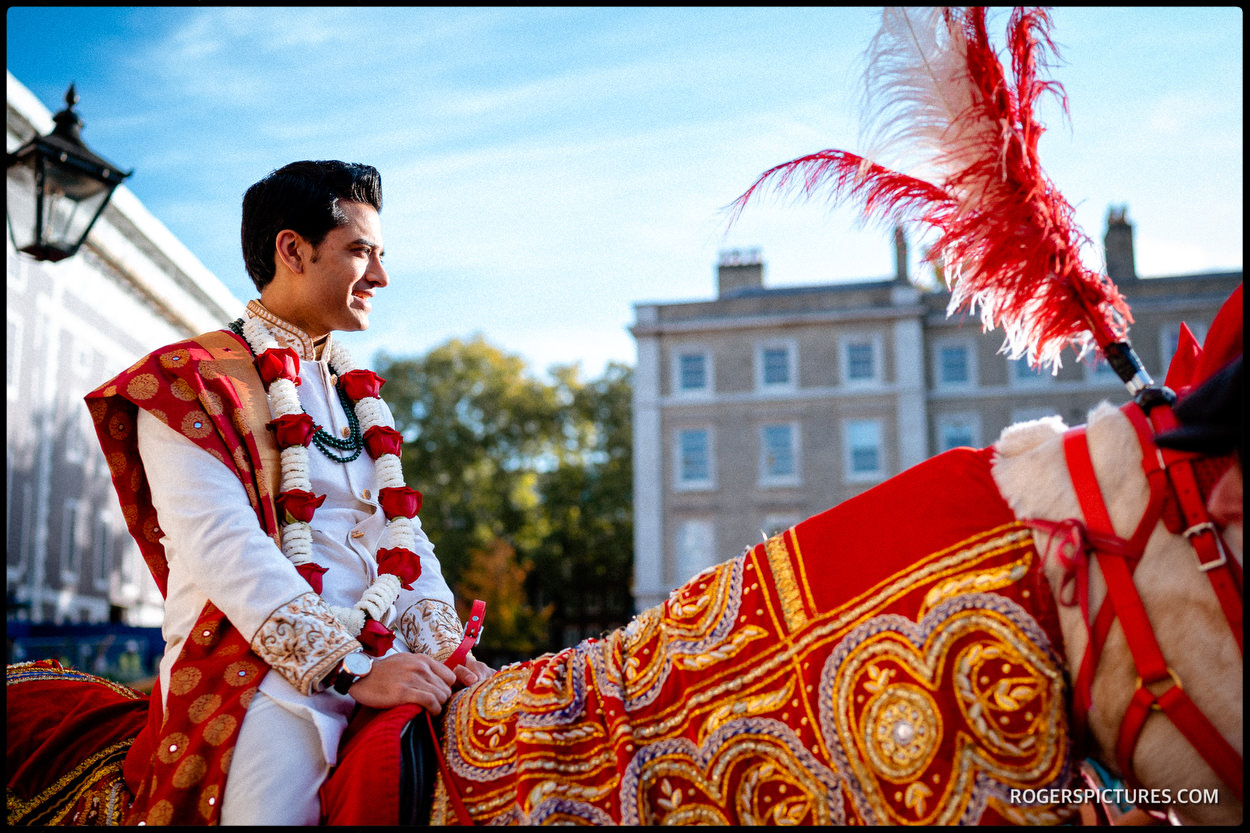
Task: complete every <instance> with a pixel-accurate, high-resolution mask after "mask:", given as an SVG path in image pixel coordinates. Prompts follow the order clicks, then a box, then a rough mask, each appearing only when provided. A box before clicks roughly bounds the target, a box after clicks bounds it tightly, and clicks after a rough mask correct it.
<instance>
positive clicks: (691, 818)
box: [432, 449, 1075, 825]
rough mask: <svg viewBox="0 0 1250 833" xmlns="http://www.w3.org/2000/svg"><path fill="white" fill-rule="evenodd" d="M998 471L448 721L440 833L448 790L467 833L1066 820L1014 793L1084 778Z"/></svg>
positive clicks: (1051, 633) (958, 459)
mask: <svg viewBox="0 0 1250 833" xmlns="http://www.w3.org/2000/svg"><path fill="white" fill-rule="evenodd" d="M990 454H991V452H990V450H989V449H986V450H983V451H980V452H976V451H972V450H969V449H962V450H955V451H951V452H947V453H945V454H943V455H940V456H938V457H935V458H933V459H931V460H929V461H927V462H925V463H922V464H921V465H919V466H916V467H914V468H913V469H910V470H908V471H907V472H905V473H903V474H902V475H900V476H898V477H896V478H894V479H892V480H890V481H888V482H886V483H884V484H882V485H881V486H879V487H877V488H874V489H872V490H870V491H868V492H866V493H864V494H863V495H861V496H859V497H857V498H854V499H852V500H850V501H847V502H846V503H843V504H841V505H839V506H837V507H835V508H834V509H831V510H829V511H828V512H825V513H823V514H821V515H817V516H815V517H813V518H811V519H809V520H807V521H804V522H803V523H800V524H799V525H797V526H796V527H794V528H792V529H790V530H788V531H786V532H785V533H783V534H781V535H779V536H776V537H774V538H773V539H771V540H769V541H767V542H766V543H763V544H760V545H757V546H755V547H754V548H752V549H750V550H748V551H747V552H745V553H743V554H742V555H741V556H739V557H738V558H735V559H733V560H731V561H728V562H726V563H724V564H721V565H719V566H717V567H714V568H711V569H708V570H706V571H704V572H702V573H700V574H699V575H698V576H696V577H695V578H693V579H692V580H690V581H689V582H687V583H686V584H685V585H684V586H683V587H681V588H680V589H678V590H677V591H675V592H674V593H673V594H672V595H671V596H670V598H669V599H668V600H667V601H666V602H664V603H663V604H662V605H659V606H657V607H654V608H651V609H650V610H647V611H646V612H644V613H642V614H640V615H639V616H638V617H636V618H635V619H634V621H633V622H631V623H630V624H629V625H628V626H627V627H625V628H623V629H620V630H617V631H615V632H613V633H611V634H610V635H608V636H607V637H606V638H604V639H602V640H591V641H587V642H583V643H581V644H580V645H578V646H576V647H573V648H570V649H568V650H565V651H561V652H559V653H556V654H550V655H546V656H543V657H540V658H538V659H535V660H532V661H529V662H526V663H522V664H519V665H515V666H510V667H508V668H505V669H502V670H501V671H500V672H499V673H497V674H496V675H495V676H494V677H492V678H490V679H489V680H488V681H486V682H485V683H482V684H479V685H477V686H474V687H472V688H470V689H468V690H466V691H465V692H463V693H461V694H460V695H458V696H457V697H456V698H453V700H452V701H451V703H450V704H449V707H448V710H447V714H446V717H445V719H444V723H443V725H444V735H445V737H444V744H443V751H444V754H445V756H446V763H447V767H448V772H449V774H450V782H449V783H448V782H445V781H444V780H443V778H441V777H440V780H439V785H438V790H437V794H436V798H435V807H434V812H433V814H432V815H433V818H432V821H433V822H434V823H436V824H451V823H455V822H456V821H457V819H456V815H455V813H454V812H453V811H452V809H451V806H450V805H451V802H450V801H449V799H448V790H449V789H451V790H454V791H455V792H456V794H457V795H458V796H459V797H460V798H461V799H462V800H463V803H464V804H465V806H466V807H467V808H468V811H469V813H470V814H471V815H472V816H473V821H474V822H475V823H479V824H480V823H507V822H511V823H523V824H533V823H570V822H571V823H595V824H609V823H611V824H684V823H710V824H734V825H737V824H780V823H793V824H863V823H868V824H953V823H985V824H999V823H1003V822H1008V823H1019V824H1036V823H1045V822H1051V823H1054V822H1058V821H1061V820H1062V819H1063V818H1064V817H1065V816H1066V811H1065V810H1064V809H1063V808H1060V807H1056V806H1053V805H1027V804H1022V803H1021V802H1020V801H1018V800H1015V801H1013V796H1012V793H1011V791H1012V790H1013V789H1015V790H1021V791H1029V790H1033V791H1035V790H1038V789H1040V788H1051V787H1065V786H1069V785H1070V784H1071V782H1072V779H1073V778H1074V776H1075V768H1074V763H1073V755H1072V748H1071V743H1070V740H1069V733H1068V728H1067V727H1068V714H1067V701H1066V697H1065V694H1066V683H1065V678H1064V666H1063V662H1062V656H1063V654H1062V644H1061V638H1062V637H1061V634H1060V631H1059V626H1058V619H1057V615H1056V611H1055V609H1054V602H1053V600H1052V597H1051V595H1050V590H1049V586H1048V585H1047V583H1046V580H1045V578H1044V576H1043V575H1042V572H1041V565H1040V563H1039V561H1040V559H1039V556H1038V553H1037V551H1036V549H1035V548H1034V545H1033V540H1032V535H1031V533H1030V531H1029V529H1028V528H1027V527H1025V526H1024V525H1023V524H1021V523H1019V522H1017V521H1016V519H1015V518H1014V517H1013V515H1012V513H1011V512H1010V510H1009V509H1008V507H1007V506H1006V504H1005V503H1004V501H1003V499H1002V497H1001V496H1000V495H999V493H998V490H997V488H996V487H995V485H994V483H993V480H992V478H991V476H990V469H989V460H990ZM1026 795H1037V793H1035V792H1033V793H1026ZM1018 797H1019V796H1017V798H1018Z"/></svg>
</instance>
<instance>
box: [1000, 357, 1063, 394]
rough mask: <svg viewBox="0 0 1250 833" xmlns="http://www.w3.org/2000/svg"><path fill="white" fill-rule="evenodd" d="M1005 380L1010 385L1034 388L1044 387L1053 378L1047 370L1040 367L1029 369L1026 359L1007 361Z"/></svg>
mask: <svg viewBox="0 0 1250 833" xmlns="http://www.w3.org/2000/svg"><path fill="white" fill-rule="evenodd" d="M1007 378H1008V379H1009V380H1010V382H1011V384H1012V385H1019V386H1022V387H1036V386H1038V385H1045V384H1047V383H1049V382H1050V380H1051V379H1052V378H1054V377H1053V376H1052V375H1051V373H1050V371H1049V370H1045V369H1043V368H1041V367H1029V362H1028V359H1024V358H1020V359H1008V360H1007Z"/></svg>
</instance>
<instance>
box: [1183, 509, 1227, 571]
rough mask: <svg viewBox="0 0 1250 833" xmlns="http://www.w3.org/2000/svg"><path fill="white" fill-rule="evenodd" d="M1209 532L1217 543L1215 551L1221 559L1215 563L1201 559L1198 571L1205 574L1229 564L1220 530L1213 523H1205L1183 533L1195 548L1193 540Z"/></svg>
mask: <svg viewBox="0 0 1250 833" xmlns="http://www.w3.org/2000/svg"><path fill="white" fill-rule="evenodd" d="M1207 532H1210V533H1211V537H1212V539H1214V541H1215V551H1216V552H1218V553H1219V554H1220V557H1219V558H1217V559H1216V560H1214V561H1203V560H1201V558H1199V560H1198V570H1199V571H1200V572H1203V573H1205V572H1208V571H1210V570H1214V569H1215V568H1216V567H1223V566H1224V565H1225V564H1227V563H1228V553H1227V552H1226V551H1225V550H1224V541H1223V540H1221V538H1220V533H1219V530H1218V529H1217V528H1216V526H1215V524H1214V523H1212V522H1211V521H1203V522H1202V523H1197V524H1194V525H1193V526H1191V527H1190V528H1189V529H1187V530H1185V531H1184V532H1183V533H1181V534H1182V535H1184V536H1185V540H1187V541H1189V542H1190V545H1191V546H1193V539H1194V538H1197V537H1198V536H1199V535H1203V534H1205V533H1207ZM1194 552H1198V548H1197V547H1196V546H1194Z"/></svg>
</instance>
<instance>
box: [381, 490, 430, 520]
mask: <svg viewBox="0 0 1250 833" xmlns="http://www.w3.org/2000/svg"><path fill="white" fill-rule="evenodd" d="M378 503H380V504H382V511H383V512H385V513H386V517H387V519H388V520H389V519H391V518H399V517H403V518H411V517H414V516H415V515H416V514H417V513H418V512H420V511H421V493H420V492H418V491H417V490H416V489H410V488H408V487H407V486H387V487H386V488H385V489H379V490H378Z"/></svg>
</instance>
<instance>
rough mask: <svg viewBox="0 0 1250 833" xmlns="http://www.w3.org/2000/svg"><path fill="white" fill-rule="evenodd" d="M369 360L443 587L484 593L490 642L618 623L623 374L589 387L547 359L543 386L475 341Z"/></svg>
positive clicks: (626, 430) (626, 533)
mask: <svg viewBox="0 0 1250 833" xmlns="http://www.w3.org/2000/svg"><path fill="white" fill-rule="evenodd" d="M377 366H378V373H379V374H380V375H381V376H383V377H384V378H385V379H387V380H388V381H387V385H386V400H387V402H388V403H389V404H390V406H391V408H392V410H393V412H394V414H395V423H396V427H397V428H398V429H399V430H400V431H401V432H402V433H403V434H404V438H405V442H404V450H403V457H404V471H405V475H406V477H407V479H408V485H410V486H412V487H413V488H415V489H418V490H420V491H421V492H422V493H423V494H424V497H425V500H424V506H423V507H422V510H421V513H420V516H419V517H420V520H421V523H422V526H423V527H424V529H425V530H426V533H427V534H428V535H429V537H430V540H431V541H433V542H434V543H435V547H436V551H437V553H438V556H439V560H440V562H441V563H442V565H443V571H444V574H445V576H446V578H447V581H448V584H449V585H451V586H452V587H455V588H457V590H458V592H460V593H461V594H470V597H471V598H483V600H484V601H487V602H488V611H487V619H488V640H487V641H488V642H489V643H490V644H491V646H492V647H494V648H495V649H497V650H500V651H504V652H505V653H507V652H513V653H515V652H521V651H524V649H525V646H526V645H529V644H533V645H535V647H536V648H539V647H540V648H542V649H546V650H555V649H558V648H561V647H565V646H566V645H567V644H571V642H572V641H575V640H576V639H577V638H580V636H582V635H584V634H586V633H588V632H593V631H597V630H603V629H606V628H608V627H612V626H615V625H617V624H621V623H623V622H624V621H626V620H627V619H628V617H629V615H630V614H631V613H632V605H633V601H632V596H631V595H630V591H629V588H630V579H631V572H632V563H633V526H632V523H633V522H632V500H633V494H632V468H631V467H632V462H631V435H630V430H631V429H630V403H631V397H632V386H631V378H632V377H631V371H630V369H629V368H628V367H626V366H624V365H619V364H613V365H611V366H609V368H608V369H607V370H606V371H605V373H604V375H603V377H602V378H600V379H597V380H593V381H591V382H589V383H586V382H583V381H581V379H580V376H579V368H578V367H577V366H576V365H574V366H570V367H557V368H554V369H553V370H552V371H551V379H552V380H551V381H550V382H544V381H539V380H536V379H534V378H532V377H531V376H529V375H528V374H527V372H526V368H525V364H524V362H523V361H522V360H521V359H520V358H518V357H516V356H512V355H508V354H505V353H504V352H503V351H501V350H499V349H498V348H496V347H494V346H492V345H490V344H488V343H486V342H485V341H484V340H483V339H482V338H481V337H476V338H474V339H472V340H470V341H461V340H459V339H453V340H451V341H448V342H446V343H445V344H443V345H440V346H439V347H436V348H435V349H434V350H432V351H430V352H429V353H428V354H427V355H425V356H423V357H419V358H393V357H390V356H387V355H383V356H381V357H379V361H378V363H377ZM486 577H489V579H487V578H486ZM487 580H488V581H489V584H483V583H482V582H483V581H487ZM523 591H524V594H525V595H524V597H522V595H521V594H522V592H523ZM472 593H478V594H479V595H476V596H473V595H471V594H472ZM480 594H488V595H489V594H494V595H495V597H496V600H495V601H494V602H492V600H491V599H487V598H485V597H484V596H483V595H480ZM523 598H524V603H522V601H521V600H522V599H523ZM492 604H494V605H498V606H499V607H500V610H498V611H494V610H492V609H491V607H490V606H491V605H492ZM548 617H550V621H549V622H548ZM544 628H547V629H548V631H549V638H548V639H546V640H543V639H536V638H535V636H534V635H535V634H537V633H540V632H541V631H542V630H543V629H544Z"/></svg>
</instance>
